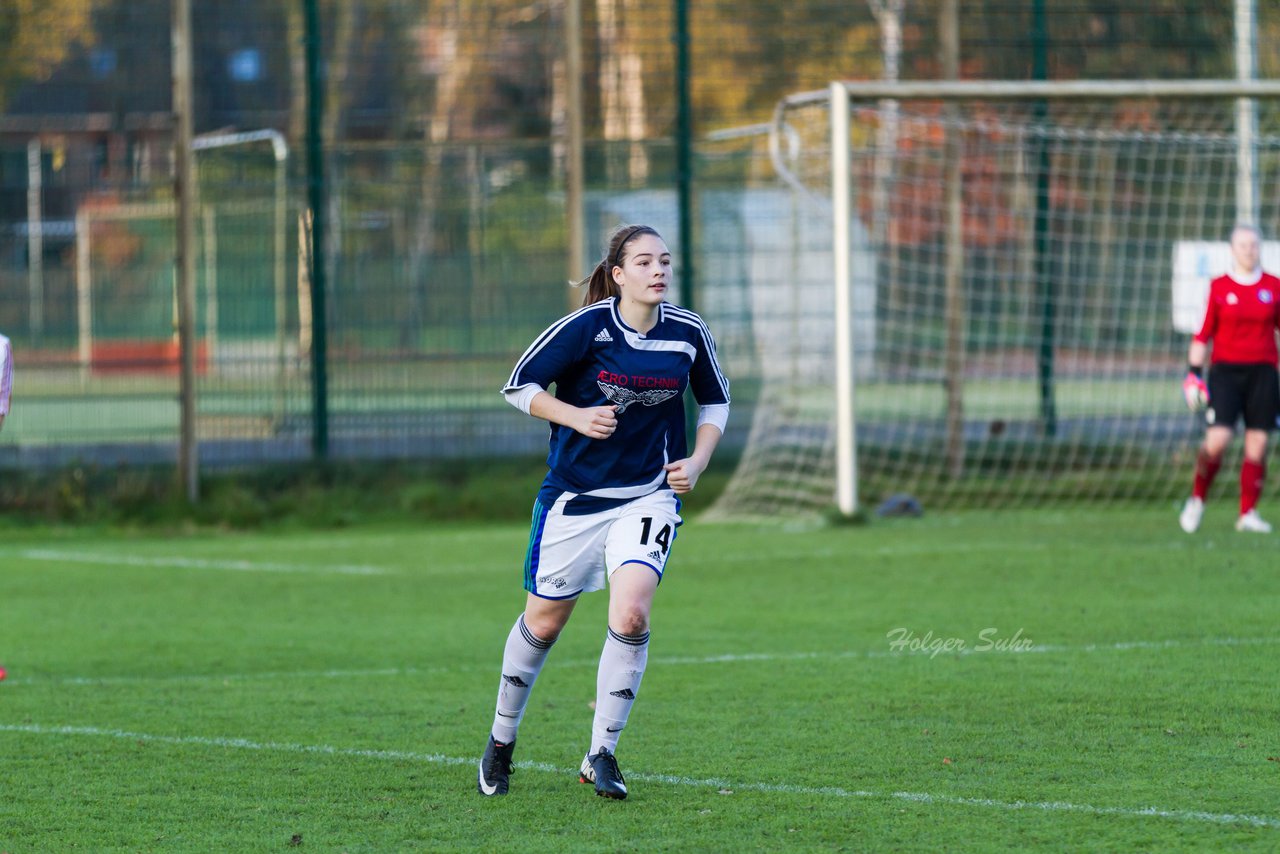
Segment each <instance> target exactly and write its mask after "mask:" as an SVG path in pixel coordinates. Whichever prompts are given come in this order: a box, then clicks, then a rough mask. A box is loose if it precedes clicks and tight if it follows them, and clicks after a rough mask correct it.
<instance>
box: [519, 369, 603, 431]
mask: <svg viewBox="0 0 1280 854" xmlns="http://www.w3.org/2000/svg"><path fill="white" fill-rule="evenodd" d="M502 395H503V397H505V398H506V399H507V403H509V404H511V405H512V406H514V407H515V408H516V409H519V410H520V411H521V412H523V413H524V414H525V415H532V416H533V417H534V418H541V419H542V420H543V421H550V422H551V423H552V424H559V425H561V426H564V427H568V428H569V429H570V430H576V431H577V432H579V433H581V434H582V435H584V436H586V437H587V438H589V439H608V438H609V437H610V436H612V435H613V431H614V430H616V429H617V428H618V416H617V413H616V410H617V408H618V407H616V406H613V405H609V406H585V407H584V406H574V405H573V404H572V403H565V402H564V401H563V400H560V399H559V398H557V397H556V396H555V395H554V394H551V393H550V392H548V391H547V390H546V389H544V388H543V387H542V386H540V385H538V384H537V383H528V384H526V385H523V386H519V387H517V388H508V389H504V390H503V392H502Z"/></svg>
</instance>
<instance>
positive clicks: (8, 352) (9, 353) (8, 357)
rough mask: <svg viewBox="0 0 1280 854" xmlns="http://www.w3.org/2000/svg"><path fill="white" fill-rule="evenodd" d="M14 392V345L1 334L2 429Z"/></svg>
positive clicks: (0, 387)
mask: <svg viewBox="0 0 1280 854" xmlns="http://www.w3.org/2000/svg"><path fill="white" fill-rule="evenodd" d="M12 394H13V345H12V344H11V343H10V342H9V339H8V338H6V337H4V336H3V335H0V430H3V429H4V419H5V416H6V415H8V414H9V398H10V397H11V396H12Z"/></svg>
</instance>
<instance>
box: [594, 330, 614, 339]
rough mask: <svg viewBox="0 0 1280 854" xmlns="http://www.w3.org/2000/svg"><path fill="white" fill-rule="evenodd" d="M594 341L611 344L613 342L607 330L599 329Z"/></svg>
mask: <svg viewBox="0 0 1280 854" xmlns="http://www.w3.org/2000/svg"><path fill="white" fill-rule="evenodd" d="M596 340H597V341H609V342H612V341H613V336H612V335H610V334H609V330H608V329H601V330H600V331H599V332H598V333H597V334H596Z"/></svg>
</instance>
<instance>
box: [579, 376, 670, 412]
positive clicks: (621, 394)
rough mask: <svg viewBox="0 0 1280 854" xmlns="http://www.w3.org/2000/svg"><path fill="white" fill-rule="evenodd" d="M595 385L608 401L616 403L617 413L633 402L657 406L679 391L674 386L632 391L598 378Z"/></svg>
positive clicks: (623, 410)
mask: <svg viewBox="0 0 1280 854" xmlns="http://www.w3.org/2000/svg"><path fill="white" fill-rule="evenodd" d="M596 385H598V386H600V390H601V391H602V392H604V396H605V397H606V398H608V400H609V402H610V403H614V404H617V406H618V411H617V413H616V414H618V415H621V414H622V413H623V412H625V411H626V409H627V407H628V406H630V405H631V404H633V403H643V404H644V405H645V406H657V405H658V404H659V403H662V402H663V401H664V400H670V399H671V398H673V397H675V396H676V395H677V394H679V393H680V392H679V390H678V389H674V388H648V389H645V390H644V391H632V390H631V389H629V388H624V387H622V386H620V385H614V384H613V383H606V382H601V381H600V380H596Z"/></svg>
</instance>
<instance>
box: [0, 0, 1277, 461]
mask: <svg viewBox="0 0 1280 854" xmlns="http://www.w3.org/2000/svg"><path fill="white" fill-rule="evenodd" d="M309 4H310V5H312V6H313V8H314V10H315V11H316V12H318V14H319V20H320V22H321V27H320V34H321V39H322V46H321V51H320V54H321V56H322V58H323V62H322V68H321V71H322V72H323V73H322V75H321V85H322V88H323V92H324V96H325V97H324V100H325V104H326V111H325V113H324V116H323V121H322V122H321V124H320V127H319V135H320V136H319V142H320V143H321V150H322V151H323V153H324V157H325V162H326V172H327V177H328V182H327V193H326V198H327V201H326V209H324V210H322V211H319V212H316V213H315V215H316V216H322V217H324V222H325V223H327V231H328V238H329V239H328V241H327V248H326V253H325V254H326V257H325V258H324V261H325V266H326V269H327V270H328V272H329V276H328V287H327V290H326V294H327V297H326V301H327V310H326V312H325V316H324V317H318V316H316V313H315V312H313V311H312V299H311V292H310V281H309V277H308V273H309V262H308V254H307V253H308V247H309V234H310V232H309V229H310V228H311V225H310V224H311V223H312V221H313V218H312V217H313V213H312V212H311V211H309V210H308V209H307V201H306V200H307V198H308V196H307V192H306V190H307V185H306V180H307V170H306V162H305V161H306V158H305V156H304V153H305V152H306V150H307V142H308V137H307V109H308V100H307V70H308V69H307V64H306V55H305V54H306V51H305V41H304V13H305V12H306V11H307V8H306V7H307V6H308V5H309ZM1258 5H1259V11H1258V22H1257V32H1258V39H1259V41H1261V42H1263V43H1267V40H1268V37H1269V36H1270V35H1271V34H1275V33H1277V32H1280V3H1278V2H1274V0H1266V2H1260V3H1259V4H1258ZM961 6H962V15H963V17H962V24H961V74H962V76H964V77H968V78H989V79H1025V78H1027V77H1028V76H1030V75H1031V74H1032V72H1033V70H1034V68H1035V67H1037V63H1040V66H1039V67H1042V68H1044V69H1045V70H1046V71H1047V74H1048V75H1049V76H1050V77H1054V78H1075V77H1150V76H1159V77H1188V78H1190V77H1206V76H1217V77H1227V76H1231V75H1232V74H1233V67H1234V66H1233V58H1232V38H1233V22H1232V15H1231V9H1230V8H1229V4H1217V5H1213V6H1212V8H1210V4H1202V3H1199V2H1194V0H1155V2H1147V3H1144V4H1137V3H1102V2H1093V0H1031V2H1026V0H1018V2H1015V0H982V2H978V1H977V0H970V2H965V3H962V4H961ZM939 7H940V3H939V1H938V0H857V2H835V0H798V2H790V3H785V4H783V3H776V4H775V3H736V2H728V0H717V2H704V3H688V2H687V0H673V2H671V3H666V4H654V3H640V2H639V0H585V2H582V3H581V19H580V20H579V21H578V22H576V23H577V25H576V27H574V26H572V25H573V24H574V22H572V21H568V20H566V14H567V10H568V9H570V8H572V6H571V5H570V4H569V3H567V2H564V0H484V2H462V0H450V2H416V1H415V2H410V0H265V1H264V0H257V2H249V0H219V2H217V3H214V2H200V0H195V2H194V3H193V14H194V28H193V29H194V47H195V50H194V64H195V81H196V85H195V103H194V111H195V130H196V133H197V135H198V136H197V144H196V153H195V158H196V166H197V182H198V195H199V202H198V208H197V214H196V226H195V232H196V235H195V236H196V253H197V259H196V273H197V283H196V306H197V309H196V315H197V316H196V337H197V342H196V373H197V389H196V399H197V414H198V419H197V434H198V436H199V439H200V458H201V461H202V464H203V465H206V466H214V465H238V464H246V463H253V462H255V461H266V460H288V459H305V458H307V457H308V456H309V455H310V454H311V453H312V439H313V429H314V426H315V421H314V417H313V416H314V401H313V395H312V389H313V382H314V380H315V377H314V369H315V362H314V360H313V359H312V353H313V344H314V342H315V332H316V329H317V326H318V325H319V324H323V325H324V330H325V331H326V333H327V334H326V336H325V337H326V339H327V342H328V346H327V359H326V360H325V363H324V367H325V369H326V370H327V371H328V383H327V385H328V398H327V403H328V411H329V418H328V424H327V429H328V431H329V433H330V435H331V439H330V442H329V447H330V452H331V453H332V454H333V455H335V456H339V457H392V456H405V457H427V456H440V455H483V454H507V453H523V452H533V451H535V450H536V449H538V448H539V447H541V446H542V445H543V443H544V440H545V430H544V429H543V428H541V427H539V426H538V425H537V424H536V423H534V422H532V421H531V420H528V419H525V420H522V419H520V418H517V417H514V416H513V414H512V413H511V412H510V411H509V410H508V409H507V408H506V407H505V405H504V404H503V403H502V401H501V399H500V397H499V395H498V394H497V390H498V388H499V387H500V385H501V383H502V381H503V379H504V378H505V376H506V374H507V372H508V371H509V369H510V366H511V364H512V363H513V361H514V359H515V357H516V356H517V355H518V354H519V352H520V351H521V350H522V349H523V348H524V346H525V345H526V344H527V343H528V342H529V341H530V340H531V339H532V338H533V336H534V335H535V334H536V333H537V332H538V331H539V330H541V329H542V328H544V327H545V326H546V325H547V324H548V323H550V322H551V321H552V320H554V319H555V318H556V317H557V316H559V315H560V314H562V313H563V312H564V311H565V310H566V308H568V307H569V305H570V304H571V302H572V301H575V300H576V299H577V295H576V294H575V293H573V292H571V291H570V290H569V289H568V288H567V287H566V282H567V281H568V280H569V279H570V278H571V277H573V276H575V275H577V274H580V273H582V272H584V271H585V269H586V267H587V266H588V264H589V263H590V260H591V258H590V257H587V258H581V259H572V260H571V259H570V258H569V257H568V251H569V250H568V248H567V247H568V245H569V235H568V231H567V220H568V217H567V211H566V198H567V195H566V190H567V188H566V179H565V176H566V171H567V165H566V164H567V158H568V157H569V156H570V155H571V152H570V151H569V149H568V136H569V135H568V126H569V124H570V122H571V120H572V119H573V117H572V116H571V115H570V114H569V109H570V99H569V97H568V93H569V86H568V83H569V81H568V79H567V71H566V54H567V51H566V50H565V47H566V39H567V38H568V37H569V36H568V35H567V34H570V33H575V32H576V33H578V36H577V37H578V38H579V40H580V44H581V48H582V55H583V73H582V92H583V99H582V101H583V113H582V121H583V127H584V131H585V137H586V140H585V144H584V153H583V162H584V166H585V176H586V192H585V197H584V200H583V207H584V209H585V222H586V234H587V245H588V249H587V253H586V254H587V255H588V256H594V255H595V253H596V252H597V251H598V250H599V249H600V248H601V247H600V246H599V243H600V241H602V240H603V237H604V234H605V233H606V231H607V230H608V229H609V228H610V227H612V226H613V225H615V224H616V223H618V222H619V221H645V222H650V223H652V224H653V225H655V226H656V227H657V228H658V229H659V230H660V231H662V232H663V234H664V235H665V236H666V237H667V240H668V243H670V244H671V245H672V247H673V249H674V250H676V252H677V254H678V255H683V257H685V258H686V259H687V261H688V262H689V263H690V264H691V266H692V269H693V270H694V271H696V278H695V279H693V280H692V282H686V283H685V284H686V285H689V284H693V285H694V286H695V287H694V288H692V289H688V290H686V292H685V296H686V297H690V298H691V301H692V302H693V303H694V306H695V307H696V308H697V309H698V310H700V311H702V312H703V313H704V314H706V315H707V317H708V318H709V320H710V321H711V323H712V328H713V330H714V331H715V332H716V334H717V336H718V338H719V343H720V347H721V350H722V355H723V356H724V358H725V361H726V363H727V367H728V369H729V371H730V373H731V376H732V379H733V380H734V383H735V385H734V390H735V423H738V424H742V423H745V419H747V418H749V417H750V410H751V403H752V396H753V394H754V391H755V389H756V388H757V385H758V384H757V382H756V377H758V375H759V372H758V370H757V368H756V366H755V365H754V360H755V358H756V355H755V353H756V350H755V348H754V347H753V343H752V341H751V332H750V330H751V324H750V322H749V317H748V316H747V315H748V314H749V312H750V299H748V298H747V288H748V286H749V283H750V282H751V280H752V278H753V276H758V275H759V270H752V269H750V266H751V265H758V264H759V263H760V261H759V259H760V258H761V257H762V254H761V253H764V254H765V255H767V254H768V252H770V251H773V250H771V249H770V247H771V246H776V247H777V248H776V251H777V252H778V253H779V257H780V258H783V256H784V254H785V253H786V252H787V251H788V250H787V249H786V247H787V246H792V245H794V240H795V238H796V236H795V235H794V234H793V233H792V232H793V230H794V228H795V222H796V217H795V216H793V215H792V214H791V213H790V208H789V205H790V204H791V201H790V200H789V199H788V198H787V196H786V193H785V191H784V189H783V188H782V187H781V185H780V184H779V183H778V182H777V178H776V176H775V175H774V173H773V170H772V168H771V166H770V161H769V152H768V146H767V144H766V135H765V132H764V130H763V125H762V123H764V122H766V121H767V120H768V118H769V116H770V115H771V113H772V111H773V108H774V106H775V104H776V103H777V101H778V100H779V99H780V98H781V97H783V96H785V95H786V94H788V93H790V92H794V91H798V90H806V89H817V88H821V87H823V86H824V85H825V84H826V83H827V82H828V81H829V80H832V79H853V78H877V77H880V76H882V75H885V74H891V75H896V76H898V77H901V78H903V79H910V78H917V79H928V78H934V77H937V76H939V73H940V72H939V65H938V36H937V33H938V24H937V21H938V16H939ZM170 12H171V9H170V2H169V0H6V3H5V7H4V9H3V10H0V332H4V333H5V334H7V335H8V336H10V338H12V340H13V342H14V349H15V353H16V363H17V366H18V379H17V384H16V390H15V392H14V397H15V400H14V402H13V412H12V415H11V417H10V418H9V419H8V420H7V421H6V423H5V430H4V433H3V435H2V436H0V467H4V466H14V465H19V466H41V465H49V464H56V463H59V462H62V461H66V460H69V459H89V460H96V461H99V462H111V463H114V462H133V461H138V462H142V461H157V460H169V459H173V458H174V456H175V453H176V443H177V438H178V428H179V411H180V409H179V404H178V392H179V389H178V359H177V340H176V332H175V330H176V322H175V317H176V296H175V278H174V264H173V258H174V253H175V237H174V213H173V212H174V201H173V190H172V187H173V178H172V175H173V169H174V158H173V153H172V148H173V145H172V140H173V128H174V122H173V116H172V112H171V111H172V107H171V94H170V87H171V74H170ZM682 15H684V16H687V22H688V32H689V34H690V63H691V76H690V78H689V80H688V83H689V87H688V88H689V92H690V97H691V108H692V110H691V115H692V117H693V121H692V130H691V139H690V140H687V141H688V142H691V143H692V145H693V150H694V160H693V186H694V195H693V204H692V205H691V207H689V209H688V210H686V211H685V212H684V213H685V214H686V215H688V216H690V217H691V218H692V222H691V228H689V229H688V233H689V234H691V235H692V239H693V241H694V245H692V246H687V247H686V246H679V245H678V238H679V235H680V233H681V228H680V218H681V213H682V211H681V206H680V200H679V197H678V194H677V192H676V189H675V187H676V177H677V172H678V169H679V162H678V157H677V154H678V150H679V147H680V143H681V140H680V139H678V138H677V127H678V126H679V123H678V122H677V116H678V112H679V106H680V105H679V104H678V102H677V92H678V88H679V87H677V85H676V83H677V80H676V75H677V65H676V63H677V56H676V50H675V46H674V44H673V35H674V34H675V32H676V30H677V22H678V19H679V17H680V16H682ZM1259 61H1260V68H1259V71H1260V73H1261V74H1262V75H1263V76H1271V75H1273V74H1274V72H1275V71H1276V70H1277V68H1276V67H1275V66H1277V64H1280V57H1278V56H1275V55H1273V54H1271V53H1269V52H1265V53H1263V54H1262V55H1261V56H1260V60H1259ZM748 244H750V245H752V246H754V247H755V252H754V253H753V254H751V255H748V254H747V253H744V252H743V251H742V248H743V247H744V246H746V245H748ZM781 263H783V262H782V261H780V264H781ZM784 266H785V265H784ZM690 290H691V291H692V292H691V293H690V292H689V291H690ZM739 419H742V420H739ZM730 444H732V443H730Z"/></svg>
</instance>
